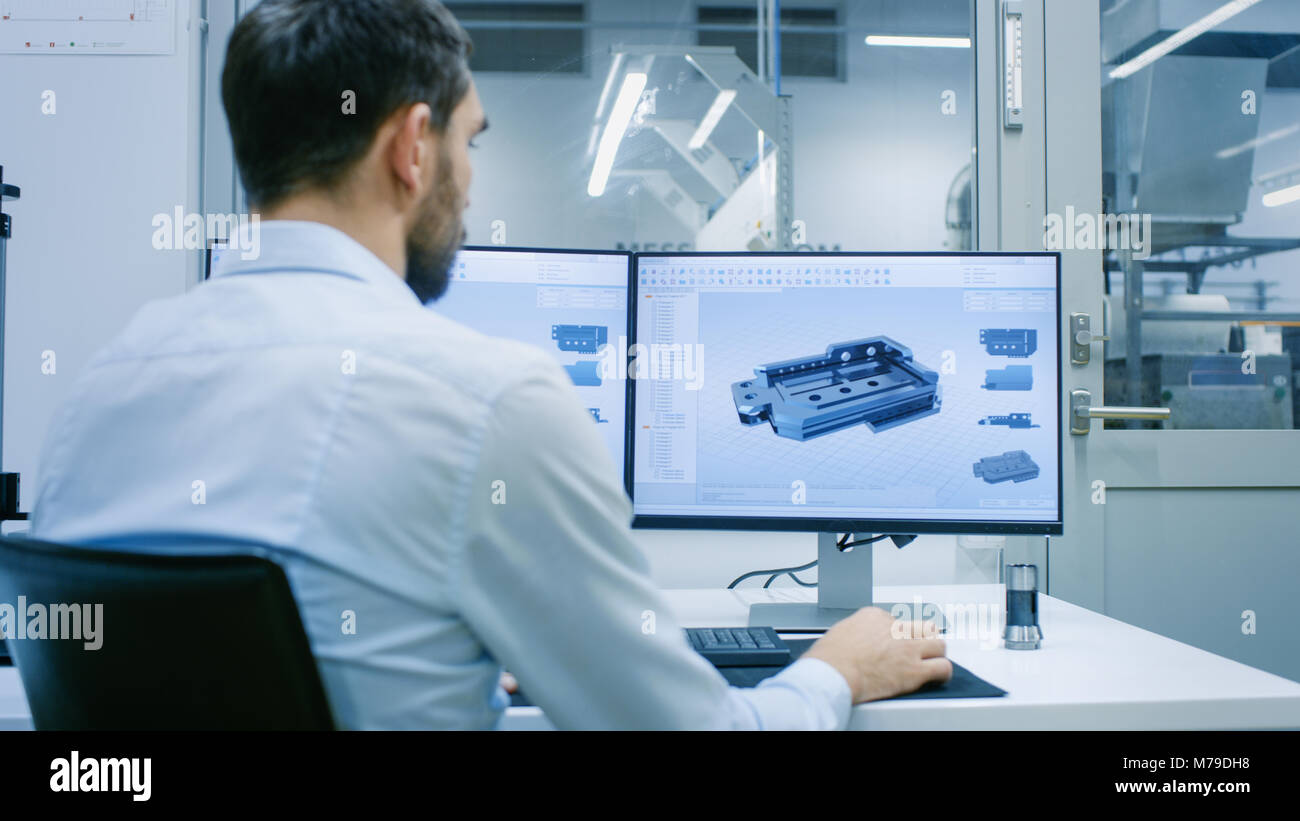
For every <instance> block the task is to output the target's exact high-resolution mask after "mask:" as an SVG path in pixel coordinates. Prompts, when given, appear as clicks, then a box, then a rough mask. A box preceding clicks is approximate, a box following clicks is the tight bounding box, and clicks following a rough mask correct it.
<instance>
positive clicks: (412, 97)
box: [221, 0, 472, 208]
mask: <svg viewBox="0 0 1300 821" xmlns="http://www.w3.org/2000/svg"><path fill="white" fill-rule="evenodd" d="M471 49H472V46H471V44H470V40H469V35H467V34H466V33H465V30H464V29H463V28H461V26H460V24H459V23H458V22H456V18H455V17H453V16H452V14H451V12H449V11H448V10H447V9H446V8H445V7H444V6H443V5H442V4H441V3H439V2H437V0H263V2H262V3H260V4H258V5H257V6H256V7H255V8H254V9H253V10H252V11H251V12H250V13H249V14H248V15H247V16H246V17H244V19H243V20H241V21H240V22H239V25H237V26H235V30H234V33H233V34H232V35H231V37H230V45H229V47H228V48H227V49H226V67H225V69H224V70H223V71H222V75H221V99H222V102H223V103H224V105H225V108H226V119H227V120H228V121H229V123H230V136H231V139H232V140H233V142H234V145H235V160H236V162H237V163H238V164H239V172H240V176H241V178H242V179H243V183H244V188H245V189H246V190H247V191H248V199H249V201H250V202H251V203H252V204H254V205H256V206H259V207H263V208H265V207H270V206H273V205H275V204H276V203H278V202H280V201H281V200H283V199H284V198H285V197H286V196H288V195H290V194H293V193H296V192H298V191H301V190H304V189H308V188H313V187H321V188H325V189H334V188H335V187H336V186H337V185H338V183H339V182H340V181H341V180H342V178H343V176H344V175H345V174H347V172H348V171H350V170H351V169H352V167H353V166H354V165H355V164H356V162H357V161H359V160H360V159H361V158H362V157H363V156H364V155H365V153H366V151H367V150H368V149H369V147H370V144H371V142H372V141H373V140H374V137H375V134H376V133H377V132H378V130H379V126H380V125H381V124H382V123H383V122H384V121H385V120H386V119H388V117H389V116H390V115H391V114H392V113H393V112H394V111H397V110H398V109H399V108H402V107H403V106H407V105H411V104H414V103H419V102H423V103H428V105H429V107H430V108H431V109H432V110H433V116H432V127H433V128H434V129H435V130H437V131H442V130H443V129H445V128H446V126H447V122H448V121H449V120H450V119H451V112H452V110H453V109H455V107H456V106H457V105H458V104H459V103H460V101H461V100H462V99H463V98H464V96H465V94H466V92H467V91H468V90H469V84H470V72H469V54H470V51H471ZM348 92H351V94H348ZM349 99H350V101H351V106H352V107H353V108H354V109H355V113H345V112H346V111H348V110H351V109H349V108H346V106H348V104H349Z"/></svg>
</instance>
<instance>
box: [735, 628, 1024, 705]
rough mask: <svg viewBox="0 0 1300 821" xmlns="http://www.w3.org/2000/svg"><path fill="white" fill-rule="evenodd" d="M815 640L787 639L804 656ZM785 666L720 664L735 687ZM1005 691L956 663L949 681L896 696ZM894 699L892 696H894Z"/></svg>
mask: <svg viewBox="0 0 1300 821" xmlns="http://www.w3.org/2000/svg"><path fill="white" fill-rule="evenodd" d="M815 641H816V639H786V640H785V643H786V645H788V646H789V648H790V654H791V655H792V656H794V658H796V659H797V658H799V656H802V655H803V653H804V651H805V650H807V649H808V648H809V647H812V645H813V642H815ZM783 669H785V668H783V667H721V668H719V670H718V672H720V673H722V677H723V678H725V679H726V680H727V682H728V683H729V684H731V685H732V686H733V687H754V686H756V685H757V684H758V683H759V682H760V681H762V680H763V679H765V678H771V677H772V676H774V675H776V674H777V673H779V672H781V671H782V670H783ZM1006 694H1007V691H1006V690H1003V689H1002V688H1000V687H995V686H993V685H992V684H989V683H988V682H987V681H985V680H984V679H982V678H980V677H979V676H977V675H975V674H974V673H972V672H971V671H970V670H967V669H966V668H965V667H962V666H961V665H960V664H958V663H956V662H953V665H952V678H951V679H949V680H948V682H947V683H946V684H927V685H925V686H924V687H922V688H921V689H920V690H917V691H916V692H914V693H907V694H906V695H901V696H895V697H894V698H896V699H897V698H997V697H998V696H1005V695H1006ZM891 700H892V699H891Z"/></svg>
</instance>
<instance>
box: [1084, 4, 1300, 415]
mask: <svg viewBox="0 0 1300 821" xmlns="http://www.w3.org/2000/svg"><path fill="white" fill-rule="evenodd" d="M1102 9H1103V14H1102V33H1103V36H1102V62H1103V72H1102V77H1103V86H1102V171H1103V178H1102V195H1103V212H1104V219H1107V220H1111V219H1115V218H1120V219H1122V218H1125V217H1126V216H1127V215H1139V214H1140V215H1141V217H1142V219H1143V220H1144V221H1145V220H1147V219H1149V220H1150V222H1149V223H1147V224H1148V225H1149V230H1148V231H1146V232H1145V233H1146V234H1147V235H1146V236H1145V237H1142V238H1141V242H1140V243H1133V242H1130V243H1128V244H1127V245H1124V244H1121V246H1120V247H1116V246H1115V244H1114V243H1112V242H1108V243H1107V244H1106V247H1105V251H1104V255H1103V259H1104V275H1105V277H1106V290H1107V293H1110V286H1111V284H1112V276H1113V275H1114V274H1120V275H1121V276H1122V281H1123V288H1124V300H1123V302H1122V303H1121V302H1120V301H1119V300H1114V301H1113V303H1112V308H1114V309H1117V310H1114V311H1112V313H1113V315H1114V320H1115V321H1112V322H1111V323H1109V324H1108V325H1106V326H1105V334H1106V335H1107V336H1108V337H1109V338H1110V339H1111V340H1114V343H1112V344H1111V345H1110V346H1109V347H1108V349H1107V351H1106V358H1107V364H1106V403H1107V404H1126V405H1137V404H1141V403H1142V402H1143V401H1144V399H1150V398H1152V397H1153V396H1155V397H1158V396H1159V395H1163V394H1171V395H1180V392H1183V391H1186V395H1185V396H1184V397H1183V399H1184V400H1185V404H1184V406H1183V410H1182V413H1181V414H1180V413H1179V412H1178V411H1175V412H1174V417H1175V418H1174V419H1173V420H1172V421H1171V424H1173V425H1174V426H1177V427H1181V426H1184V425H1188V424H1191V423H1192V421H1193V420H1196V424H1195V425H1194V426H1197V427H1211V428H1217V427H1236V426H1238V425H1240V424H1242V423H1243V422H1244V421H1245V419H1246V418H1254V419H1256V421H1258V422H1260V423H1263V422H1265V421H1266V420H1271V421H1270V424H1267V425H1262V424H1261V426H1265V427H1273V426H1275V425H1276V424H1280V423H1281V421H1282V415H1281V414H1280V413H1275V412H1274V408H1273V407H1272V405H1273V403H1274V401H1275V400H1274V399H1273V398H1272V394H1273V392H1274V389H1275V388H1277V387H1278V386H1276V385H1273V384H1272V383H1271V382H1269V383H1268V384H1267V385H1266V384H1264V383H1265V380H1264V378H1263V377H1262V371H1260V374H1261V378H1260V379H1257V380H1256V384H1255V387H1254V388H1252V391H1251V392H1242V391H1240V390H1238V392H1237V394H1236V395H1237V399H1238V401H1239V402H1255V401H1259V402H1261V403H1263V404H1261V405H1260V406H1259V407H1257V408H1255V409H1253V410H1249V411H1247V410H1245V409H1242V411H1241V413H1236V414H1225V413H1224V412H1223V409H1222V408H1219V407H1218V403H1217V400H1215V399H1214V396H1215V394H1214V391H1215V390H1232V389H1230V388H1226V387H1224V388H1215V389H1208V390H1207V389H1204V388H1205V386H1201V388H1192V387H1191V386H1190V385H1188V384H1187V383H1186V382H1185V377H1186V376H1187V374H1188V373H1190V372H1191V371H1195V370H1198V369H1199V366H1198V365H1196V364H1195V362H1196V361H1200V360H1201V359H1202V355H1205V356H1208V355H1212V354H1218V353H1220V352H1222V351H1223V346H1221V345H1207V346H1204V347H1198V348H1190V347H1184V348H1181V349H1179V350H1177V351H1170V350H1169V349H1168V348H1167V347H1165V346H1160V345H1155V346H1152V345H1147V344H1144V340H1143V336H1144V333H1146V334H1149V335H1151V336H1157V335H1159V336H1168V335H1169V334H1168V333H1167V332H1164V329H1163V328H1162V329H1160V330H1157V329H1155V328H1153V327H1152V326H1151V324H1150V323H1153V322H1160V323H1161V325H1173V326H1175V328H1176V329H1177V330H1175V331H1174V333H1175V335H1180V334H1181V333H1182V331H1181V329H1182V327H1183V326H1184V325H1187V326H1188V328H1189V330H1190V327H1191V326H1190V323H1198V322H1199V323H1205V322H1207V321H1208V322H1213V321H1214V320H1216V317H1215V316H1214V315H1213V314H1210V313H1207V312H1206V311H1205V310H1203V309H1195V308H1186V307H1175V306H1173V305H1172V304H1168V303H1170V302H1171V301H1170V300H1168V299H1167V300H1166V303H1167V306H1166V307H1164V308H1163V309H1162V308H1161V307H1159V306H1158V305H1156V304H1154V303H1153V301H1152V300H1150V299H1146V298H1145V297H1144V293H1143V292H1144V285H1145V284H1146V279H1147V277H1146V275H1148V274H1152V273H1158V274H1170V273H1174V274H1180V275H1182V276H1185V277H1186V294H1187V295H1198V296H1199V295H1202V293H1203V292H1202V289H1203V287H1205V285H1206V284H1207V283H1206V274H1207V271H1208V270H1209V269H1211V268H1221V267H1223V266H1234V267H1235V266H1240V265H1241V264H1242V262H1244V261H1248V260H1253V259H1255V258H1258V257H1261V256H1263V255H1266V254H1272V253H1276V252H1281V251H1288V250H1292V249H1296V248H1300V239H1296V238H1295V237H1294V235H1293V236H1291V237H1277V236H1267V235H1263V236H1260V235H1252V234H1258V233H1260V232H1252V231H1247V230H1243V229H1242V228H1241V223H1242V222H1243V218H1244V216H1245V214H1246V211H1247V209H1248V206H1249V205H1250V203H1251V201H1252V199H1251V198H1252V192H1253V191H1254V190H1255V189H1260V190H1262V191H1263V192H1264V200H1263V201H1264V204H1266V205H1267V204H1268V193H1269V192H1270V191H1277V190H1279V189H1283V188H1287V187H1290V186H1294V185H1296V184H1297V183H1300V166H1297V165H1295V164H1294V163H1286V162H1283V163H1280V164H1273V167H1264V168H1261V167H1259V163H1257V162H1256V157H1257V153H1258V152H1259V150H1260V148H1261V146H1266V145H1269V144H1271V143H1277V141H1279V140H1295V139H1297V136H1296V135H1297V133H1300V132H1297V129H1294V128H1291V129H1277V130H1273V131H1268V132H1263V131H1261V127H1260V122H1261V117H1260V116H1258V114H1259V109H1260V107H1262V105H1263V97H1264V95H1265V90H1266V88H1268V87H1279V86H1281V87H1291V86H1292V85H1293V82H1294V75H1295V72H1296V64H1295V59H1294V55H1295V53H1296V47H1297V45H1298V44H1300V38H1297V37H1296V36H1295V35H1292V34H1283V33H1278V32H1272V31H1266V32H1254V31H1246V30H1242V29H1241V28H1240V27H1239V26H1238V27H1234V26H1225V27H1220V28H1217V29H1215V30H1213V31H1208V32H1203V33H1200V34H1198V35H1195V36H1193V37H1192V38H1190V39H1189V40H1187V41H1186V42H1184V43H1182V44H1181V45H1180V46H1178V47H1176V48H1174V49H1173V50H1172V51H1171V52H1169V53H1167V54H1164V55H1163V56H1159V57H1157V58H1151V59H1144V58H1146V57H1148V56H1149V52H1148V50H1149V49H1151V47H1152V46H1153V44H1156V43H1159V42H1161V41H1164V40H1166V39H1167V38H1168V37H1169V33H1170V32H1171V31H1176V30H1178V29H1180V28H1182V27H1183V24H1185V23H1186V22H1187V21H1186V19H1185V16H1186V13H1187V4H1186V3H1176V2H1170V0H1107V2H1105V3H1103V5H1102ZM1287 78H1291V79H1287ZM1284 153H1285V152H1283V154H1284ZM1292 156H1293V155H1292ZM1234 229H1235V230H1234ZM1112 239H1113V238H1112ZM1168 296H1169V294H1168V293H1167V294H1166V297H1168ZM1174 296H1177V295H1174ZM1264 302H1265V301H1264V300H1263V299H1261V300H1260V304H1259V305H1256V306H1253V307H1255V308H1256V310H1253V311H1252V310H1234V311H1232V312H1231V314H1230V315H1225V316H1224V317H1223V319H1224V320H1225V322H1224V324H1225V325H1226V324H1227V322H1231V321H1236V322H1272V323H1278V322H1288V321H1297V320H1300V315H1297V314H1284V313H1279V312H1269V311H1267V310H1265V306H1264V304H1263V303H1264ZM1115 343H1118V344H1115ZM1121 345H1122V346H1123V347H1122V350H1121V348H1120V346H1121ZM1167 353H1177V354H1185V355H1187V357H1188V358H1186V359H1181V360H1178V359H1175V360H1170V361H1168V362H1164V363H1160V364H1152V363H1150V362H1148V361H1147V360H1146V359H1145V358H1144V355H1150V354H1167ZM1269 353H1270V354H1271V353H1272V352H1271V351H1270V352H1269ZM1279 367H1281V366H1279ZM1152 368H1154V369H1155V370H1154V371H1152ZM1157 374H1158V375H1159V378H1160V379H1161V380H1162V381H1160V382H1157V383H1156V384H1155V385H1148V384H1144V382H1143V380H1144V379H1146V378H1149V377H1152V376H1155V375H1157ZM1269 378H1270V379H1271V378H1272V377H1269ZM1287 381H1288V384H1289V383H1290V374H1289V373H1288V374H1287ZM1197 404H1200V405H1201V406H1202V407H1201V410H1193V409H1192V406H1193V405H1197ZM1242 414H1244V415H1242ZM1180 415H1181V419H1182V421H1181V422H1180V421H1179V417H1180Z"/></svg>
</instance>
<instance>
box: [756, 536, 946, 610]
mask: <svg viewBox="0 0 1300 821" xmlns="http://www.w3.org/2000/svg"><path fill="white" fill-rule="evenodd" d="M870 535H871V534H868V533H854V534H851V535H850V537H849V541H856V540H858V539H865V538H869V537H870ZM837 536H838V534H835V533H818V534H817V579H818V582H817V601H816V602H807V603H804V602H763V603H759V604H752V605H750V607H749V624H750V626H753V627H772V628H774V629H776V630H783V631H786V632H806V633H822V632H825V631H826V629H827V628H829V627H830V626H831V625H833V624H834V623H835V622H837V621H839V620H840V619H843V618H845V617H846V616H850V615H852V614H853V613H854V611H856V610H858V609H859V608H861V607H872V606H874V607H879V608H881V609H882V610H884V611H885V612H887V613H889V614H891V615H893V616H894V618H896V619H903V620H905V621H910V620H913V619H915V618H917V617H919V618H920V619H921V620H923V621H933V622H935V623H936V624H938V626H939V629H940V630H941V631H942V630H944V629H945V628H944V621H943V614H942V613H941V612H940V610H939V607H938V606H937V605H934V604H925V603H922V602H921V600H920V599H919V598H917V599H914V600H913V601H911V602H877V601H874V600H873V598H872V592H873V588H872V574H871V548H872V547H874V546H875V545H869V544H868V545H860V546H858V547H851V548H848V549H847V550H841V549H840V548H839V546H838V545H837V544H836V542H837ZM917 610H919V613H915V612H914V611H917Z"/></svg>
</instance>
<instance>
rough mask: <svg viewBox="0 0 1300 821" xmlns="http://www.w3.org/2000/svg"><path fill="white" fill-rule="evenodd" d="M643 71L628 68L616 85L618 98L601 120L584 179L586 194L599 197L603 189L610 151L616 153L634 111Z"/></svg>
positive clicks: (611, 164)
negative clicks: (588, 178) (588, 177)
mask: <svg viewBox="0 0 1300 821" xmlns="http://www.w3.org/2000/svg"><path fill="white" fill-rule="evenodd" d="M645 82H646V75H645V74H643V73H640V72H631V73H629V74H628V75H627V76H626V77H624V78H623V87H622V88H621V89H619V92H618V99H616V100H615V101H614V108H613V109H612V110H611V111H610V112H609V120H608V121H607V122H606V123H605V133H604V134H602V135H601V136H600V147H599V148H597V149H596V162H595V163H593V164H592V166H591V181H590V182H588V183H587V194H588V195H590V196H593V197H599V196H600V195H601V194H604V193H605V184H606V183H608V182H609V172H610V171H611V170H613V168H614V155H615V154H617V153H618V144H619V143H621V142H623V135H624V134H625V133H627V125H628V123H630V122H631V121H632V115H633V114H634V113H635V112H636V104H637V103H638V102H640V100H641V92H643V91H645Z"/></svg>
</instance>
